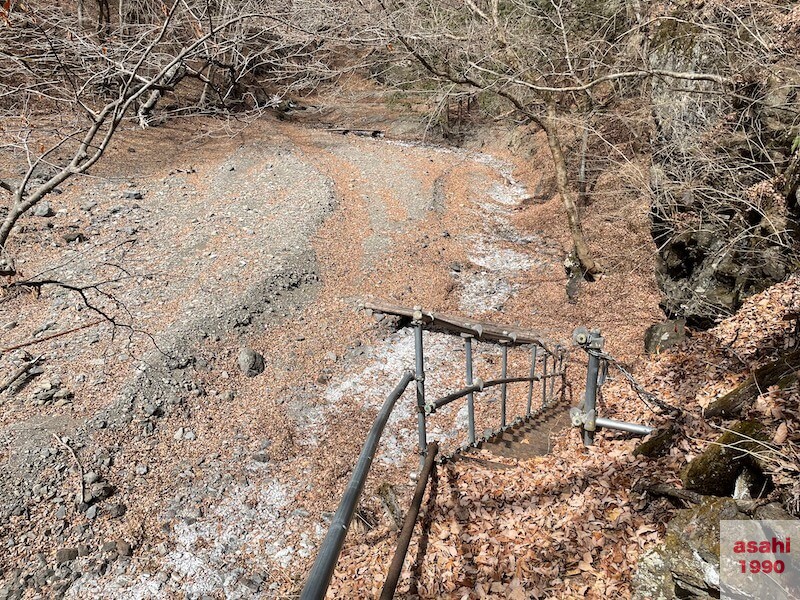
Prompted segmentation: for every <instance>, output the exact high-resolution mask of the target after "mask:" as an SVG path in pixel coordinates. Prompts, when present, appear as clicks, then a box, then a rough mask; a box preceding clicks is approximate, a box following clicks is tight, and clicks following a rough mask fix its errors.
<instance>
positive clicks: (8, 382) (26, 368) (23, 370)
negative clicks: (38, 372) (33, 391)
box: [0, 354, 44, 394]
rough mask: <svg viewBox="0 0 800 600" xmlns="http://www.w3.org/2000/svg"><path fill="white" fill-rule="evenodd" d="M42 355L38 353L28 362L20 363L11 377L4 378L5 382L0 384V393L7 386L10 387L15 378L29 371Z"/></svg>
mask: <svg viewBox="0 0 800 600" xmlns="http://www.w3.org/2000/svg"><path fill="white" fill-rule="evenodd" d="M43 356H44V355H43V354H40V355H39V356H37V357H36V358H34V359H33V360H31V361H29V362H26V363H25V364H24V365H22V366H21V367H20V368H19V369H17V370H16V371H14V372H13V373H12V374H11V377H9V378H8V379H6V380H5V382H4V383H3V384H2V385H0V394H2V393H3V392H5V391H6V390H7V389H8V388H10V387H11V385H12V384H13V383H14V382H15V381H16V380H17V379H19V378H20V377H22V376H23V375H24V374H25V373H27V372H28V371H29V370H30V369H31V368H32V367H33V366H34V365H36V363H38V362H39V361H40V360H42V357H43Z"/></svg>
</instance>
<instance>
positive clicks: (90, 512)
mask: <svg viewBox="0 0 800 600" xmlns="http://www.w3.org/2000/svg"><path fill="white" fill-rule="evenodd" d="M96 517H97V507H96V506H90V507H89V508H87V509H86V518H87V519H89V520H92V519H95V518H96Z"/></svg>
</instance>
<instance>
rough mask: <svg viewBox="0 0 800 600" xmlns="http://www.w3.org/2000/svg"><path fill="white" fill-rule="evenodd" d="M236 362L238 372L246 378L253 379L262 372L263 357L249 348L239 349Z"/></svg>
mask: <svg viewBox="0 0 800 600" xmlns="http://www.w3.org/2000/svg"><path fill="white" fill-rule="evenodd" d="M236 362H237V363H238V365H239V370H240V371H241V372H242V373H244V374H245V375H247V376H248V377H255V376H256V375H259V374H261V373H263V372H264V357H263V356H262V355H261V354H259V353H258V352H256V351H255V350H252V349H250V348H240V349H239V356H238V357H237V359H236Z"/></svg>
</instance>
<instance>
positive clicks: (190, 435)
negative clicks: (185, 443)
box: [183, 429, 197, 441]
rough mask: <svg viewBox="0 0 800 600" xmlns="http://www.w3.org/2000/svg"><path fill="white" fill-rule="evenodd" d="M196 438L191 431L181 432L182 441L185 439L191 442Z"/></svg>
mask: <svg viewBox="0 0 800 600" xmlns="http://www.w3.org/2000/svg"><path fill="white" fill-rule="evenodd" d="M196 438H197V436H196V435H195V433H194V431H192V430H191V429H187V430H186V431H184V432H183V439H185V440H189V441H192V440H194V439H196Z"/></svg>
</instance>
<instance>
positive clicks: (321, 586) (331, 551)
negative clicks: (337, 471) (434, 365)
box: [300, 371, 414, 600]
mask: <svg viewBox="0 0 800 600" xmlns="http://www.w3.org/2000/svg"><path fill="white" fill-rule="evenodd" d="M412 381H414V373H412V372H411V371H406V372H405V373H404V374H403V377H402V379H400V383H398V384H397V387H395V388H394V390H392V393H391V394H389V396H388V397H387V398H386V400H385V401H384V403H383V406H382V407H381V410H380V412H379V413H378V416H377V417H375V421H374V422H373V423H372V428H371V429H370V430H369V435H368V436H367V440H366V442H364V447H363V448H362V449H361V454H360V455H359V457H358V462H357V463H356V466H355V468H354V469H353V475H352V476H351V477H350V482H349V483H348V484H347V488H345V491H344V495H343V496H342V500H341V502H339V507H338V508H337V509H336V513H335V514H334V515H333V520H332V521H331V526H330V528H329V529H328V533H327V535H326V536H325V539H324V540H323V541H322V545H321V546H320V548H319V553H318V554H317V558H316V560H315V561H314V565H313V566H312V567H311V571H310V572H309V574H308V579H306V584H305V586H304V587H303V591H302V592H301V594H300V599H301V600H321V599H322V598H324V597H325V592H326V591H327V590H328V585H329V584H330V581H331V577H332V576H333V571H334V570H335V569H336V563H337V562H338V560H339V554H341V552H342V546H343V545H344V539H345V537H346V536H347V530H348V528H349V527H350V521H352V519H353V515H354V514H355V511H356V507H357V506H358V500H359V498H360V497H361V492H362V490H363V489H364V483H365V482H366V480H367V474H368V473H369V469H370V467H371V466H372V460H373V459H374V458H375V452H376V451H377V449H378V442H380V439H381V435H382V434H383V430H384V428H385V427H386V422H387V421H388V420H389V415H391V414H392V410H394V406H395V404H396V403H397V400H398V399H399V398H400V396H402V395H403V392H404V391H405V390H406V388H407V387H408V384H410V383H411V382H412Z"/></svg>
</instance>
